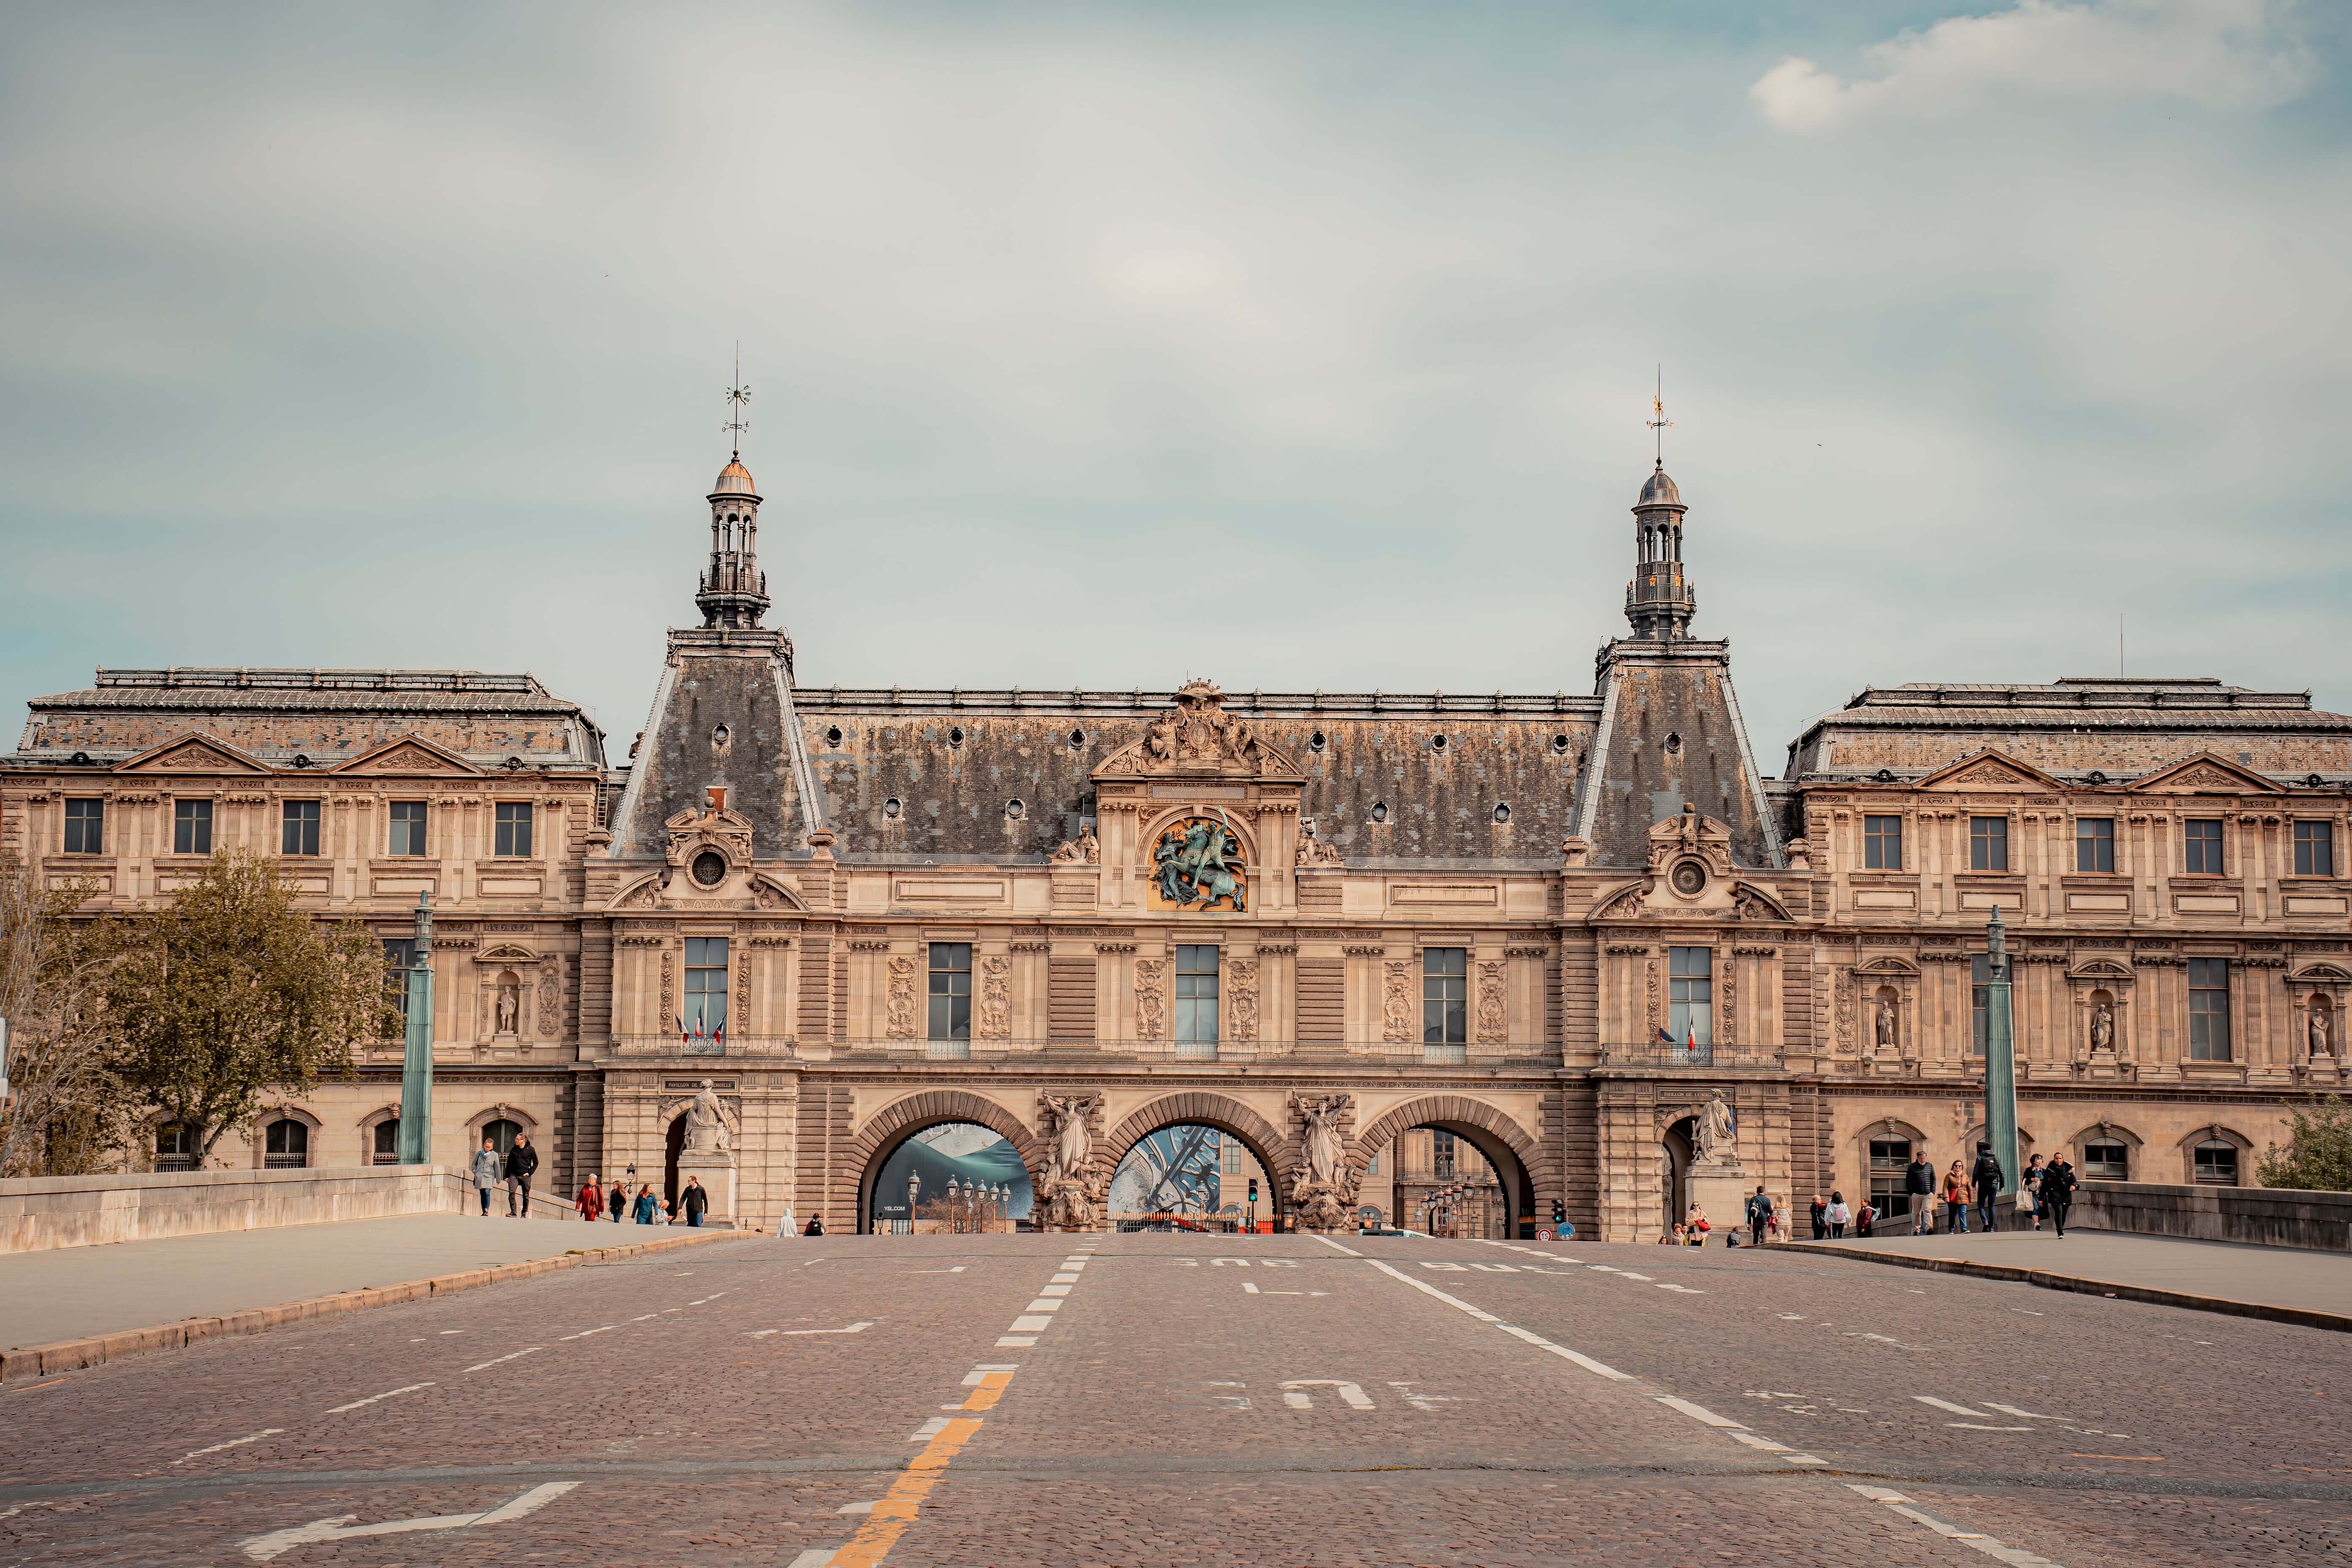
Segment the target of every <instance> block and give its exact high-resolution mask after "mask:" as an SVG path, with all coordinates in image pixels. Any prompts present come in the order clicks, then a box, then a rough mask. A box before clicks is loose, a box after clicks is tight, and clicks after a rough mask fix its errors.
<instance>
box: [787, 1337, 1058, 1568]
mask: <svg viewBox="0 0 2352 1568" xmlns="http://www.w3.org/2000/svg"><path fill="white" fill-rule="evenodd" d="M1012 1381H1013V1374H1012V1373H1009V1372H992V1373H989V1374H988V1375H986V1376H985V1377H983V1378H982V1379H981V1380H980V1386H979V1387H978V1388H975V1389H973V1390H972V1391H971V1397H969V1398H967V1399H966V1400H965V1401H964V1402H963V1406H962V1407H963V1408H964V1409H966V1410H986V1409H989V1408H990V1407H991V1406H992V1405H995V1403H996V1402H997V1401H998V1400H999V1399H1002V1398H1003V1396H1004V1385H1005V1384H1009V1383H1011V1382H1012ZM981 1426H982V1423H980V1422H978V1421H972V1420H966V1419H962V1418H958V1419H956V1420H952V1421H950V1422H949V1423H948V1424H947V1425H946V1426H942V1427H940V1430H939V1434H938V1435H937V1436H934V1437H933V1438H932V1439H931V1440H930V1441H929V1442H928V1443H926V1444H924V1445H923V1451H922V1452H921V1453H919V1454H918V1455H916V1456H915V1457H914V1458H913V1459H912V1460H911V1461H909V1462H908V1466H907V1469H906V1473H905V1474H903V1475H901V1476H900V1477H899V1478H898V1479H897V1480H895V1481H893V1482H891V1483H890V1489H889V1491H888V1492H887V1493H885V1494H884V1495H883V1498H882V1500H881V1501H879V1502H877V1503H876V1504H875V1505H874V1511H873V1512H872V1513H870V1514H868V1515H866V1523H865V1524H864V1525H863V1526H862V1527H861V1528H860V1529H859V1530H858V1531H857V1533H856V1535H853V1536H851V1537H850V1538H849V1542H848V1544H847V1545H845V1546H844V1547H842V1548H841V1550H840V1551H838V1552H835V1553H834V1554H833V1559H832V1563H831V1564H830V1568H875V1565H876V1564H877V1563H880V1562H881V1561H882V1559H884V1558H885V1557H887V1556H888V1555H889V1554H890V1548H892V1547H893V1546H896V1545H897V1544H898V1538H899V1537H900V1536H902V1535H904V1534H906V1533H907V1531H908V1530H909V1529H911V1528H912V1527H913V1525H914V1522H915V1516H916V1515H917V1514H919V1513H920V1512H921V1511H922V1508H923V1500H924V1499H925V1498H927V1497H929V1496H930V1495H931V1489H932V1488H933V1487H935V1486H938V1485H939V1484H940V1478H941V1477H943V1476H944V1475H946V1473H947V1468H948V1466H949V1465H950V1464H952V1463H954V1461H955V1457H956V1456H957V1455H958V1454H960V1453H961V1452H962V1451H963V1446H964V1445H965V1444H966V1443H969V1442H971V1440H972V1438H973V1437H974V1436H976V1435H978V1433H979V1431H980V1428H981Z"/></svg>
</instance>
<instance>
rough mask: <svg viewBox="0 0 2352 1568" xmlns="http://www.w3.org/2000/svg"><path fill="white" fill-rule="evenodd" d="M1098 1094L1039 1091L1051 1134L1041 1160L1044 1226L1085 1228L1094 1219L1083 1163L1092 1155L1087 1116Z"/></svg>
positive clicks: (1047, 1128)
mask: <svg viewBox="0 0 2352 1568" xmlns="http://www.w3.org/2000/svg"><path fill="white" fill-rule="evenodd" d="M1101 1103H1102V1096H1100V1095H1098V1094H1088V1095H1078V1094H1070V1095H1061V1094H1041V1095H1039V1096H1038V1097H1037V1106H1038V1109H1039V1110H1041V1111H1042V1112H1043V1113H1044V1121H1045V1131H1047V1132H1048V1133H1049V1134H1050V1135H1051V1136H1052V1137H1053V1140H1054V1142H1053V1144H1052V1146H1051V1152H1049V1153H1048V1154H1047V1155H1046V1160H1045V1184H1044V1188H1045V1200H1046V1201H1045V1220H1044V1223H1045V1227H1046V1228H1047V1229H1049V1230H1086V1229H1088V1228H1090V1227H1091V1226H1093V1225H1094V1222H1095V1205H1094V1195H1093V1194H1092V1192H1091V1191H1090V1190H1089V1188H1088V1184H1087V1161H1088V1160H1090V1159H1092V1158H1093V1156H1094V1148H1095V1141H1094V1130H1093V1129H1092V1128H1091V1127H1089V1126H1088V1125H1087V1118H1088V1117H1089V1116H1090V1115H1092V1114H1093V1112H1094V1110H1095V1108H1096V1107H1097V1106H1098V1105H1100V1104H1101Z"/></svg>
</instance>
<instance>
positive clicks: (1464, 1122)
mask: <svg viewBox="0 0 2352 1568" xmlns="http://www.w3.org/2000/svg"><path fill="white" fill-rule="evenodd" d="M1415 1127H1441V1128H1444V1129H1445V1130H1447V1131H1452V1132H1456V1133H1461V1134H1466V1135H1468V1137H1469V1139H1470V1142H1471V1143H1472V1144H1473V1145H1474V1146H1476V1147H1477V1149H1478V1152H1480V1153H1482V1154H1485V1155H1486V1157H1487V1163H1489V1164H1496V1165H1498V1166H1499V1163H1498V1162H1496V1160H1495V1158H1494V1150H1495V1148H1496V1146H1498V1145H1499V1146H1500V1147H1501V1148H1503V1149H1506V1150H1507V1151H1509V1152H1510V1155H1511V1158H1512V1160H1513V1161H1514V1162H1516V1163H1517V1165H1518V1167H1519V1176H1520V1179H1521V1181H1522V1182H1523V1183H1524V1184H1525V1188H1524V1190H1522V1191H1520V1192H1517V1193H1514V1194H1510V1196H1511V1204H1510V1207H1511V1209H1512V1211H1513V1213H1512V1215H1511V1217H1512V1218H1513V1219H1514V1220H1517V1219H1525V1218H1529V1217H1532V1216H1533V1215H1535V1214H1536V1212H1537V1209H1538V1205H1540V1204H1541V1203H1542V1202H1543V1200H1544V1199H1546V1198H1548V1197H1559V1198H1561V1199H1565V1198H1566V1197H1567V1195H1568V1194H1567V1192H1566V1190H1565V1189H1564V1188H1563V1187H1562V1186H1561V1184H1560V1177H1559V1164H1558V1163H1557V1162H1555V1161H1554V1160H1553V1159H1552V1158H1551V1156H1549V1154H1547V1153H1546V1152H1544V1146H1543V1144H1542V1143H1541V1142H1540V1141H1538V1139H1537V1138H1535V1137H1533V1136H1530V1135H1529V1133H1528V1130H1527V1129H1526V1128H1525V1127H1523V1126H1521V1125H1520V1124H1519V1122H1518V1121H1517V1119H1515V1118H1514V1117H1512V1116H1511V1115H1510V1114H1509V1113H1507V1112H1506V1111H1502V1110H1496V1108H1495V1107H1493V1106H1491V1105H1488V1104H1487V1103H1486V1101H1485V1100H1473V1099H1471V1098H1470V1097H1469V1096H1468V1095H1463V1094H1432V1095H1425V1096H1423V1098H1421V1099H1419V1100H1407V1101H1405V1102H1404V1103H1403V1104H1402V1105H1400V1106H1398V1107H1396V1108H1395V1109H1394V1110H1391V1111H1389V1112H1388V1113H1387V1114H1386V1115H1384V1116H1382V1117H1381V1119H1380V1120H1379V1121H1375V1122H1373V1123H1372V1124H1371V1125H1370V1127H1363V1128H1359V1129H1358V1130H1357V1132H1356V1136H1355V1138H1354V1139H1353V1140H1352V1142H1350V1143H1349V1149H1348V1172H1349V1179H1350V1180H1351V1181H1360V1180H1361V1179H1362V1177H1363V1174H1364V1167H1365V1165H1367V1164H1368V1163H1370V1161H1371V1157H1372V1152H1373V1151H1374V1150H1377V1149H1385V1148H1387V1147H1389V1146H1390V1145H1391V1144H1392V1143H1394V1142H1396V1141H1397V1138H1398V1136H1399V1135H1400V1134H1401V1133H1403V1132H1405V1131H1409V1130H1411V1129H1412V1128H1415Z"/></svg>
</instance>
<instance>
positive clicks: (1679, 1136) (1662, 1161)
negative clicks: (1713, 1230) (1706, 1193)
mask: <svg viewBox="0 0 2352 1568" xmlns="http://www.w3.org/2000/svg"><path fill="white" fill-rule="evenodd" d="M1697 1131H1698V1118H1696V1117H1695V1116H1685V1117H1684V1118H1683V1119H1682V1120H1681V1121H1677V1122H1675V1124H1674V1125H1673V1126H1671V1127H1669V1128H1667V1129H1666V1131H1665V1132H1664V1134H1663V1135H1662V1136H1661V1137H1660V1138H1659V1140H1658V1188H1659V1198H1660V1206H1659V1210H1658V1229H1659V1234H1661V1235H1664V1236H1671V1235H1673V1234H1674V1228H1675V1226H1678V1225H1680V1224H1682V1222H1683V1216H1684V1215H1686V1214H1688V1213H1689V1212H1690V1168H1691V1160H1692V1159H1693V1157H1694V1156H1695V1154H1696V1146H1695V1145H1694V1144H1693V1142H1691V1141H1692V1139H1693V1138H1694V1137H1695V1136H1696V1134H1697ZM1714 1217H1715V1216H1714V1215H1708V1216H1707V1218H1708V1220H1709V1221H1710V1222H1712V1221H1713V1219H1714Z"/></svg>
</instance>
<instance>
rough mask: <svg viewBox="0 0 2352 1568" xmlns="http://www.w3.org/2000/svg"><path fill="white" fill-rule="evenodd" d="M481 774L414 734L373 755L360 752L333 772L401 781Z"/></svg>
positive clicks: (385, 743)
mask: <svg viewBox="0 0 2352 1568" xmlns="http://www.w3.org/2000/svg"><path fill="white" fill-rule="evenodd" d="M481 771H482V770H481V769H479V768H478V767H476V766H475V765H474V764H473V763H469V762H467V760H466V759H465V758H463V757H461V756H459V755H458V754H457V752H452V751H449V750H447V749H446V747H442V746H436V745H435V744H434V743H433V742H430V741H428V740H426V739H425V737H424V736H422V735H417V734H408V735H403V736H401V737H400V738H399V739H398V740H395V741H387V742H384V743H383V745H381V746H378V747H376V748H375V749H374V750H373V751H369V752H361V753H360V754H359V755H358V756H356V757H353V758H352V760H351V761H350V762H348V763H343V764H342V765H341V767H339V768H337V769H336V770H335V772H337V773H359V774H362V775H365V776H383V775H393V776H398V777H403V778H429V777H436V776H437V777H444V778H446V777H449V776H451V775H455V774H477V775H478V774H479V773H481Z"/></svg>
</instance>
